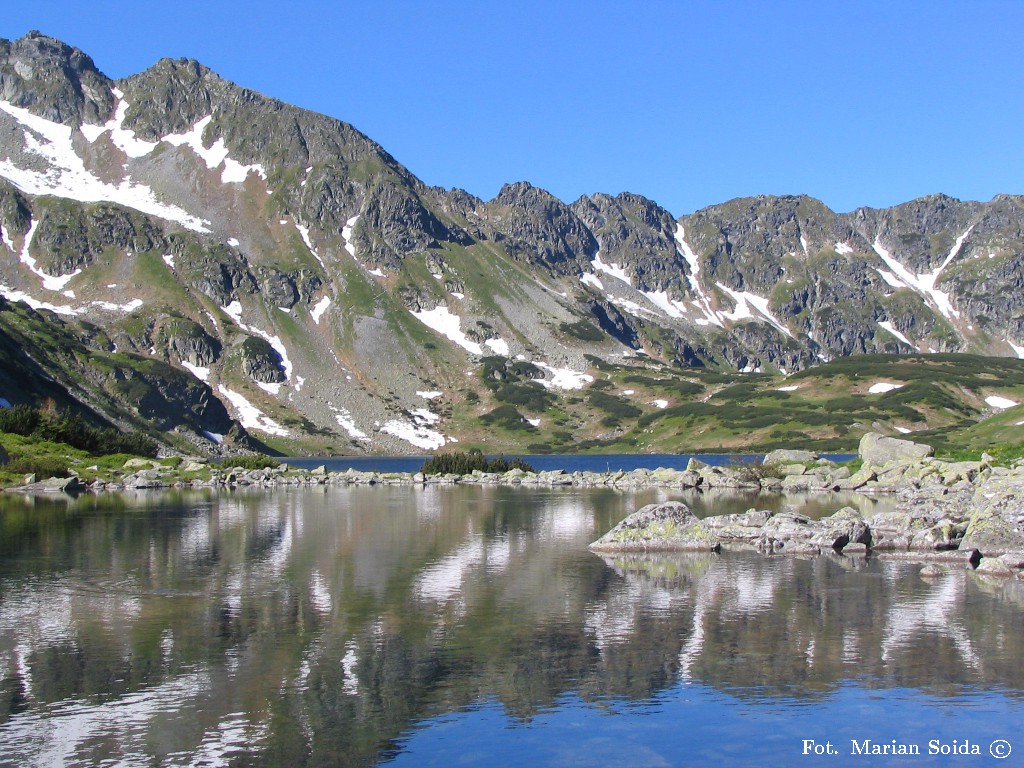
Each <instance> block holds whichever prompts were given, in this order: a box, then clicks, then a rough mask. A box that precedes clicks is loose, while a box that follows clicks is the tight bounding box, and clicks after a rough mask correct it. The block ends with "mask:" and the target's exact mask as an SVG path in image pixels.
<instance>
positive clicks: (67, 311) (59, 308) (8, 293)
mask: <svg viewBox="0 0 1024 768" xmlns="http://www.w3.org/2000/svg"><path fill="white" fill-rule="evenodd" d="M0 295H2V296H3V297H4V298H5V299H7V300H8V301H23V302H25V303H26V304H28V305H29V306H30V307H32V309H48V310H50V311H51V312H54V313H56V314H58V315H80V314H82V310H80V309H75V308H74V307H71V306H69V305H67V304H60V305H57V304H51V303H50V302H48V301H40V300H39V299H36V298H34V297H33V296H30V295H29V294H27V293H25V292H24V291H19V290H15V289H14V288H11V287H10V286H7V285H2V284H0Z"/></svg>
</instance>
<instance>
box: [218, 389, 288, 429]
mask: <svg viewBox="0 0 1024 768" xmlns="http://www.w3.org/2000/svg"><path fill="white" fill-rule="evenodd" d="M217 391H218V392H220V393H221V394H222V395H224V397H226V398H227V399H228V402H230V403H231V405H232V407H233V408H234V409H235V412H236V413H237V414H238V421H239V422H241V424H242V426H243V427H245V428H246V429H258V430H260V431H261V432H266V433H267V434H268V435H277V436H278V437H287V436H288V435H289V434H290V433H289V432H288V430H287V429H285V428H284V427H282V426H281V425H280V424H278V423H277V422H276V421H274V420H273V419H272V418H270V417H269V416H267V415H266V414H265V413H263V411H261V410H260V409H259V408H257V407H256V406H255V405H253V404H252V403H250V402H249V400H248V399H247V398H246V397H245V395H243V394H241V393H240V392H235V391H234V390H232V389H228V388H227V387H225V386H224V385H223V384H219V385H218V386H217Z"/></svg>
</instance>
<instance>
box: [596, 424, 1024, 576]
mask: <svg viewBox="0 0 1024 768" xmlns="http://www.w3.org/2000/svg"><path fill="white" fill-rule="evenodd" d="M859 456H860V459H861V461H862V467H861V469H860V470H858V471H857V472H855V473H852V474H850V475H849V476H848V477H845V478H841V477H838V474H840V472H838V471H837V470H844V469H846V468H845V467H839V468H836V467H835V465H829V464H827V463H825V464H823V463H821V462H819V461H818V460H817V459H816V457H814V456H813V454H806V453H801V452H789V451H780V452H776V453H774V454H769V455H768V456H766V457H765V466H766V467H773V468H774V469H775V470H776V472H775V474H781V475H782V476H783V479H782V489H783V490H838V489H842V488H847V489H850V490H857V491H858V492H860V493H865V492H869V493H870V492H874V493H879V492H887V493H893V494H895V495H896V498H897V500H898V504H897V507H896V510H895V511H890V512H882V513H878V514H875V515H873V516H872V517H870V518H864V517H863V516H861V514H860V513H859V512H857V511H856V510H854V509H853V508H852V507H845V508H843V509H840V510H839V511H837V512H835V513H834V514H832V515H830V516H828V517H825V518H821V519H818V520H813V519H811V518H808V517H806V516H804V515H800V514H796V513H793V512H778V513H773V512H770V511H766V510H756V509H751V510H748V511H747V512H744V513H742V514H734V515H720V516H715V517H707V518H703V519H700V518H697V517H696V516H695V515H694V514H693V513H692V512H691V511H690V510H689V508H688V507H687V506H686V505H685V504H683V503H682V502H678V501H674V502H666V503H663V504H651V505H648V506H646V507H644V508H642V509H640V510H639V511H637V512H635V513H633V514H632V515H630V516H629V517H627V518H626V519H625V520H623V521H622V522H621V523H619V524H618V525H617V526H615V528H613V529H612V530H611V531H609V532H608V533H607V534H605V535H604V536H602V537H601V538H600V539H598V540H597V541H595V542H594V543H593V544H591V545H590V546H591V549H592V550H594V551H597V552H637V551H641V552H658V551H660V552H665V551H716V552H717V551H719V550H721V549H723V548H730V547H737V548H752V549H756V550H758V551H761V552H763V553H765V554H771V555H776V554H786V555H820V554H825V553H830V552H832V553H839V554H842V555H847V556H861V557H863V556H867V555H869V554H877V555H879V556H883V557H893V558H900V559H912V560H921V561H927V562H929V563H931V564H932V566H934V564H935V563H939V562H947V563H958V564H961V565H963V566H965V567H974V568H977V570H978V571H979V572H984V573H990V574H997V575H1005V576H1017V577H1024V462H1021V461H1018V462H1016V464H1015V465H1013V466H1011V467H998V466H993V465H992V462H991V459H990V458H989V457H985V458H983V460H981V461H977V462H944V461H939V460H937V459H934V458H932V450H931V448H929V447H928V446H925V445H920V444H917V443H912V442H910V441H907V440H898V439H894V438H889V437H883V436H881V435H877V434H868V435H865V436H864V438H863V439H862V441H861V444H860V450H859ZM851 486H852V487H851ZM763 487H764V486H763ZM933 571H934V569H933V568H932V567H931V566H930V567H929V568H926V569H925V570H924V571H923V572H922V573H923V574H924V575H929V574H930V573H932V572H933ZM934 572H940V571H934Z"/></svg>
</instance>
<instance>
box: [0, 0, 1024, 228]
mask: <svg viewBox="0 0 1024 768" xmlns="http://www.w3.org/2000/svg"><path fill="white" fill-rule="evenodd" d="M30 29H38V30H40V31H42V32H44V33H46V34H50V35H54V36H56V37H59V38H61V39H63V40H65V41H66V42H68V43H71V44H72V45H76V46H78V47H79V48H82V49H83V50H85V51H86V53H88V54H90V55H91V56H92V57H93V59H94V60H95V61H96V64H97V66H98V67H99V68H100V70H102V71H103V72H105V73H106V74H107V75H109V76H111V77H115V78H116V77H124V76H126V75H130V74H134V73H136V72H139V71H141V70H143V69H146V68H147V67H148V66H150V65H151V64H153V63H154V62H155V61H156V60H157V59H159V58H162V57H165V56H169V57H174V58H178V57H190V58H195V59H198V60H199V61H201V62H203V63H204V64H206V65H207V66H209V67H211V68H212V69H214V70H215V71H217V72H218V73H219V74H221V75H222V76H224V77H226V78H228V79H229V80H233V81H234V82H236V83H238V84H240V85H244V86H246V87H249V88H252V89H254V90H257V91H261V92H262V93H265V94H267V95H269V96H273V97H276V98H279V99H282V100H284V101H287V102H290V103H293V104H296V105H298V106H301V107H305V108H307V109H312V110H316V111H318V112H323V113H326V114H328V115H331V116H333V117H337V118H340V119H342V120H345V121H347V122H349V123H351V124H353V125H354V126H355V127H356V128H358V129H360V130H361V131H363V132H364V133H366V134H367V135H369V136H370V137H371V138H372V139H374V140H376V141H377V142H379V143H380V144H381V145H383V146H384V148H385V149H387V150H388V151H389V152H390V153H391V154H392V155H394V156H395V157H396V158H397V159H398V160H399V161H400V162H402V163H403V164H404V165H406V166H407V167H408V168H409V169H410V170H411V171H412V172H413V173H415V174H416V175H417V176H419V177H420V178H421V179H423V180H424V181H425V182H427V183H428V184H436V185H439V186H444V187H462V188H464V189H467V190H468V191H470V192H472V193H473V194H476V195H479V196H480V197H483V198H485V199H489V198H491V197H493V196H494V195H495V194H497V192H498V190H499V189H500V187H501V185H502V184H503V183H505V182H512V181H519V180H526V181H530V182H531V183H533V184H535V185H537V186H540V187H544V188H545V189H548V190H549V191H551V192H552V193H554V194H555V195H557V196H558V197H560V198H562V199H563V200H566V201H570V202H571V201H572V200H574V199H576V198H577V197H579V196H580V195H581V194H591V193H594V192H608V193H611V194H617V193H618V192H622V191H630V192H636V193H639V194H643V195H646V196H647V197H650V198H653V199H654V200H656V201H657V202H659V203H660V204H661V205H663V206H665V207H666V208H668V209H669V210H670V211H671V212H672V213H673V214H674V215H677V216H678V215H680V214H683V213H689V212H691V211H693V210H696V209H698V208H701V207H703V206H706V205H711V204H714V203H719V202H723V201H725V200H728V199H730V198H733V197H739V196H744V195H756V194H799V193H806V194H809V195H813V196H815V197H818V198H820V199H822V200H823V201H824V202H825V203H826V204H827V205H829V206H830V207H831V208H833V209H834V210H837V211H848V210H851V209H853V208H856V207H858V206H861V205H867V206H875V207H880V206H887V205H893V204H896V203H900V202H904V201H907V200H910V199H912V198H915V197H919V196H922V195H926V194H931V193H935V192H944V193H946V194H949V195H952V196H954V197H958V198H961V199H971V200H989V199H991V198H992V197H993V196H994V195H995V194H997V193H999V192H1010V193H1024V1H1022V0H930V2H924V1H920V2H918V1H916V0H884V1H882V2H879V1H878V0H848V1H847V2H842V3H839V2H829V1H828V0H732V2H729V1H727V0H717V1H716V0H701V1H699V2H684V1H683V0H677V1H676V2H669V1H665V0H648V2H644V3H640V2H606V1H605V0H589V1H588V2H558V0H521V1H520V2H487V1H486V0H477V1H476V2H472V1H466V2H455V1H451V0H433V1H432V2H427V1H424V2H393V1H389V0H375V1H371V0H364V1H363V2H359V3H356V2H345V1H340V2H337V1H336V2H327V1H318V2H291V3H284V2H267V1H266V0H247V2H236V1H235V0H229V1H226V2H225V1H221V0H205V1H204V2H196V1H195V0H168V2H165V3H151V2H106V1H105V0H88V1H86V2H82V1H81V0H75V1H74V2H70V1H65V0H56V1H54V2H48V0H36V2H32V3H29V2H18V0H12V2H10V3H7V4H6V7H5V8H4V10H3V12H2V13H0V37H5V38H8V39H13V38H17V37H20V36H21V35H23V34H24V33H25V32H27V31H28V30H30Z"/></svg>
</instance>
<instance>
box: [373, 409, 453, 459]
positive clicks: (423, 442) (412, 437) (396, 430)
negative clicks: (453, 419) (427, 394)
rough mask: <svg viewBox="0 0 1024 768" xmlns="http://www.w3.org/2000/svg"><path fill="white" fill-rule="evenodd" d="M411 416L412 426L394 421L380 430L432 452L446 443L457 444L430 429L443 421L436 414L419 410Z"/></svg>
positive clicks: (404, 422) (414, 411) (410, 412)
mask: <svg viewBox="0 0 1024 768" xmlns="http://www.w3.org/2000/svg"><path fill="white" fill-rule="evenodd" d="M409 416H410V417H411V419H412V423H411V424H410V423H409V422H407V421H402V420H400V419H392V420H391V421H388V422H386V423H385V424H384V426H382V427H381V428H380V430H381V432H387V433H388V434H389V435H393V436H395V437H397V438H398V439H399V440H405V442H407V443H409V444H410V445H414V446H416V447H417V448H424V449H426V450H430V451H432V450H436V449H437V448H440V447H441V446H443V445H444V444H445V443H448V442H452V443H454V442H456V440H455V439H454V438H451V437H445V436H444V435H442V434H441V433H440V432H438V431H436V430H433V429H431V428H430V426H431V425H433V424H436V423H437V422H438V421H440V419H441V417H440V416H438V415H437V414H436V413H431V412H430V411H428V410H427V409H426V408H417V409H415V410H412V411H409Z"/></svg>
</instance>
